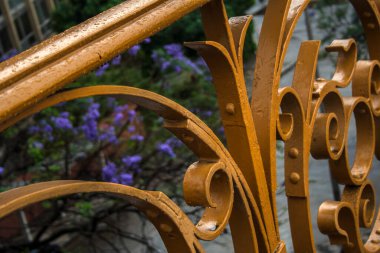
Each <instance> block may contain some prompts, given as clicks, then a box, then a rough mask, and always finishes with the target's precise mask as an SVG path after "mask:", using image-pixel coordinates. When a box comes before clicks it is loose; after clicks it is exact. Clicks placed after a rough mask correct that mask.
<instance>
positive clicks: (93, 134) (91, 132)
mask: <svg viewBox="0 0 380 253" xmlns="http://www.w3.org/2000/svg"><path fill="white" fill-rule="evenodd" d="M99 106H100V105H99V104H98V103H92V104H91V105H90V107H89V108H88V110H87V113H86V114H85V115H84V117H83V121H84V123H83V125H82V126H81V129H82V131H83V133H84V135H85V136H86V138H87V139H88V140H90V141H96V140H97V139H98V118H99V117H100V113H99Z"/></svg>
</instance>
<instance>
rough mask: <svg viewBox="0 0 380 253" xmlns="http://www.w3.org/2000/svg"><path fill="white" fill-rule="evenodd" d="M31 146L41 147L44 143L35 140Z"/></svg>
mask: <svg viewBox="0 0 380 253" xmlns="http://www.w3.org/2000/svg"><path fill="white" fill-rule="evenodd" d="M33 147H35V148H36V149H43V148H44V144H42V143H41V142H39V141H35V142H33Z"/></svg>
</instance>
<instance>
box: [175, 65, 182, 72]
mask: <svg viewBox="0 0 380 253" xmlns="http://www.w3.org/2000/svg"><path fill="white" fill-rule="evenodd" d="M174 71H175V72H177V73H179V72H181V71H182V68H181V66H178V65H176V66H175V67H174Z"/></svg>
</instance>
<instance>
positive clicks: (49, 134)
mask: <svg viewBox="0 0 380 253" xmlns="http://www.w3.org/2000/svg"><path fill="white" fill-rule="evenodd" d="M40 133H42V136H43V137H44V138H45V139H46V140H48V141H53V140H54V136H53V127H52V126H51V125H50V124H49V123H47V122H46V121H45V120H41V121H40Z"/></svg>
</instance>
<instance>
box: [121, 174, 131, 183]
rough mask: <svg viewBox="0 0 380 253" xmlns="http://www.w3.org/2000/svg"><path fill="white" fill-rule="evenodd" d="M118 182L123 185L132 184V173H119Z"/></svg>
mask: <svg viewBox="0 0 380 253" xmlns="http://www.w3.org/2000/svg"><path fill="white" fill-rule="evenodd" d="M120 183H121V184H124V185H132V184H133V175H132V174H130V173H121V174H120Z"/></svg>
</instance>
